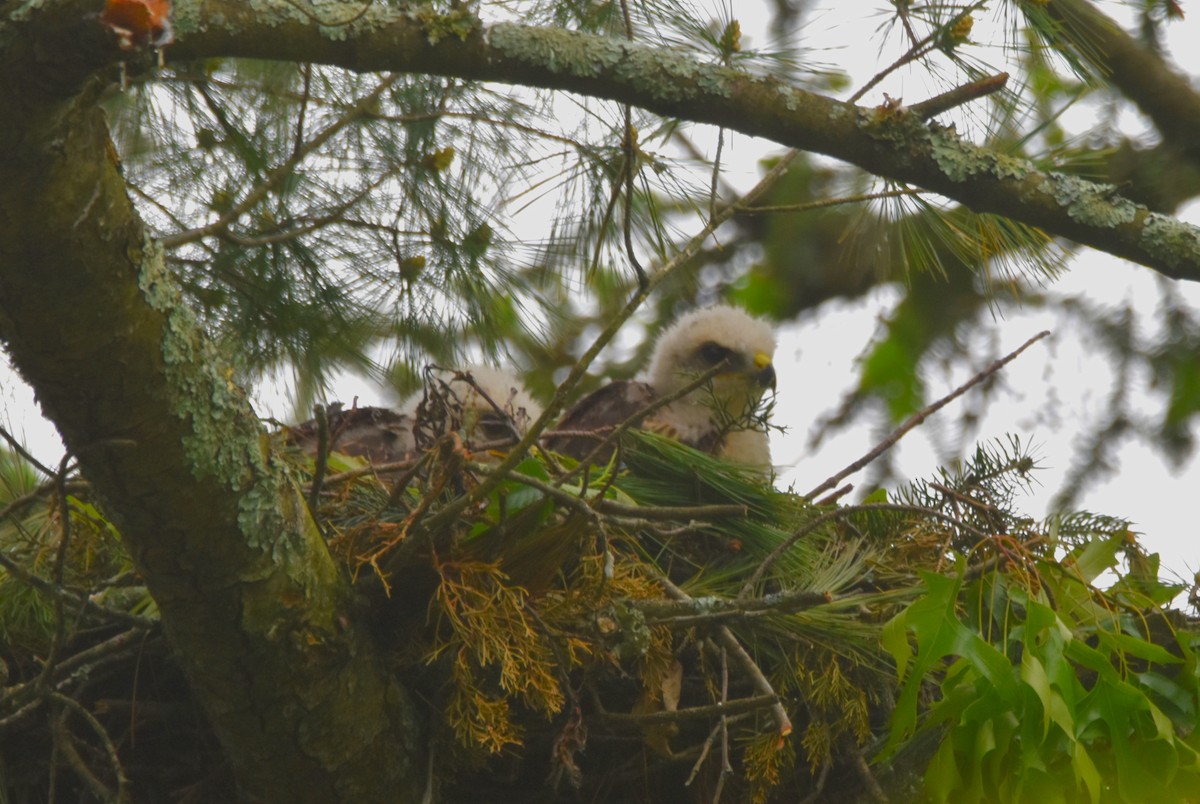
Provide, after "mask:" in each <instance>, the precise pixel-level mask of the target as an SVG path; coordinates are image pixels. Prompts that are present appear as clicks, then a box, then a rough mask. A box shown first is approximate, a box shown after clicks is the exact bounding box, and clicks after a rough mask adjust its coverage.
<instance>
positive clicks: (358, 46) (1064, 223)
mask: <svg viewBox="0 0 1200 804" xmlns="http://www.w3.org/2000/svg"><path fill="white" fill-rule="evenodd" d="M176 8H177V12H178V24H177V30H178V37H179V41H178V43H177V44H175V45H173V46H171V48H169V49H168V53H167V57H168V59H191V58H206V57H212V56H243V57H254V58H263V59H285V60H297V61H315V62H321V63H327V64H335V65H340V66H343V67H346V68H349V69H352V70H359V71H376V70H380V71H399V72H420V73H430V74H436V75H447V76H456V77H460V78H466V79H475V80H486V81H497V82H502V83H510V84H524V85H528V86H535V87H544V88H548V89H562V90H568V91H572V92H577V93H580V94H584V95H590V96H594V97H600V98H609V99H611V100H615V101H621V102H626V103H633V104H636V105H638V106H641V107H643V108H646V109H649V110H651V111H654V112H657V113H659V114H663V115H667V116H672V117H680V118H683V119H688V120H694V121H697V122H702V123H711V124H714V125H718V126H723V127H726V128H730V129H734V130H736V131H740V132H742V133H744V134H749V135H752V136H759V137H765V138H768V139H771V140H774V141H776V142H779V143H782V144H784V145H789V146H793V147H796V148H801V149H804V150H809V151H815V152H819V153H824V154H827V155H830V156H834V157H837V158H839V159H843V160H845V161H847V162H851V163H853V164H856V165H858V166H860V167H862V168H864V169H865V170H868V171H870V172H872V173H875V174H877V175H880V176H885V177H888V178H891V179H894V180H897V181H903V182H909V183H912V184H915V185H918V186H920V187H923V188H926V189H929V190H933V191H936V192H938V193H941V194H942V195H945V196H947V197H949V198H953V199H955V200H957V201H959V202H961V203H963V204H965V205H966V206H968V207H970V208H971V209H973V210H975V211H977V212H991V213H996V214H1000V215H1005V216H1007V217H1010V218H1013V219H1014V220H1019V221H1023V222H1025V223H1028V224H1031V225H1034V226H1038V227H1040V228H1042V229H1044V230H1046V231H1048V232H1050V233H1052V234H1055V235H1060V236H1062V237H1066V238H1069V239H1071V240H1074V241H1076V242H1078V243H1081V244H1084V245H1088V246H1092V247H1094V248H1097V249H1100V250H1102V251H1107V252H1109V253H1112V254H1115V255H1117V256H1120V257H1124V258H1126V259H1129V260H1132V261H1134V262H1138V263H1141V264H1143V265H1147V266H1149V267H1151V268H1154V269H1155V270H1157V271H1160V272H1162V273H1164V274H1166V275H1168V276H1172V277H1176V278H1180V279H1191V280H1200V230H1198V229H1197V228H1195V227H1192V226H1188V225H1185V224H1182V223H1180V222H1178V221H1176V220H1174V219H1172V218H1169V217H1166V216H1163V215H1158V214H1155V213H1151V212H1149V211H1148V210H1146V209H1145V208H1142V207H1139V206H1137V205H1136V204H1133V203H1132V202H1129V201H1127V200H1126V199H1123V198H1121V197H1120V196H1118V195H1116V194H1115V192H1114V190H1113V188H1111V187H1108V186H1105V185H1098V184H1093V183H1090V182H1087V181H1083V180H1081V179H1078V178H1075V177H1071V176H1064V175H1062V174H1056V173H1047V172H1043V171H1040V170H1038V169H1036V168H1035V167H1034V166H1033V165H1032V164H1030V163H1029V162H1026V161H1024V160H1020V159H1014V158H1012V157H1009V156H1006V155H1003V154H998V153H994V152H991V151H988V150H986V149H983V148H980V147H978V146H975V145H973V144H971V143H969V142H965V141H963V140H961V139H959V138H958V136H957V135H956V134H955V133H954V132H953V131H952V130H947V129H944V128H941V127H938V126H937V125H931V124H926V123H924V122H923V121H921V120H919V119H917V117H916V116H915V115H909V114H906V113H904V112H903V110H888V109H879V110H872V109H861V108H859V107H856V106H853V105H850V104H846V103H842V102H840V101H836V100H833V99H831V98H828V97H825V96H822V95H817V94H814V93H810V92H806V91H804V90H801V89H797V88H795V87H791V86H788V85H786V84H783V83H781V82H779V81H777V80H775V79H773V78H770V77H758V76H752V75H749V74H747V73H744V72H740V71H738V70H734V69H730V68H726V67H720V66H714V65H706V64H701V63H699V62H698V61H697V60H695V59H694V58H692V57H690V56H688V55H687V54H683V53H679V52H676V51H672V50H665V49H663V48H656V47H651V46H647V45H640V44H636V43H631V42H626V41H623V40H618V39H611V38H606V37H600V36H592V35H588V34H581V33H574V32H570V31H564V30H560V29H549V28H531V27H526V26H520V25H511V24H498V25H493V26H483V25H481V24H480V23H479V22H478V21H477V20H476V19H474V18H473V17H471V16H469V14H468V13H467V12H465V11H462V12H456V13H455V14H453V15H450V16H436V15H434V14H432V13H431V12H427V11H424V10H418V11H401V10H396V9H394V8H390V7H386V6H380V5H376V6H373V7H372V8H371V9H370V11H369V12H368V13H366V14H364V15H363V16H362V17H361V18H360V19H358V20H357V21H356V22H354V23H353V24H351V25H347V26H340V27H331V28H329V27H327V28H322V27H320V26H318V25H316V24H315V23H314V22H313V21H312V20H311V19H310V18H309V17H308V16H306V15H304V14H301V13H299V12H298V11H297V10H296V9H295V7H294V6H293V5H292V4H290V3H287V2H285V0H274V3H271V2H265V1H264V2H260V3H255V4H253V5H250V4H243V3H232V2H219V1H217V0H209V1H208V2H204V1H203V0H191V1H190V2H188V0H182V1H181V2H179V3H177V4H176ZM322 8H323V9H325V10H326V11H327V12H328V13H331V14H332V13H333V11H334V10H336V9H337V8H338V6H337V4H326V5H323V6H322ZM348 8H349V6H347V9H348Z"/></svg>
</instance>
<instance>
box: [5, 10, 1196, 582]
mask: <svg viewBox="0 0 1200 804" xmlns="http://www.w3.org/2000/svg"><path fill="white" fill-rule="evenodd" d="M833 5H834V9H833V10H831V11H829V12H826V13H822V14H819V15H815V16H814V17H813V18H812V19H813V23H812V25H813V29H812V30H813V33H812V34H811V36H810V38H811V39H813V40H816V41H826V42H849V43H850V47H855V46H858V47H861V39H857V40H856V39H855V38H854V37H851V36H847V35H846V33H845V31H846V26H848V25H851V24H852V22H851V21H848V20H847V19H846V18H845V16H846V15H847V14H849V13H850V12H849V11H848V9H850V8H859V7H861V6H860V5H859V4H845V5H843V6H838V5H837V4H836V3H835V4H833ZM1105 8H1106V10H1108V11H1110V12H1112V11H1113V6H1111V5H1106V6H1105ZM738 13H739V14H740V13H742V11H741V8H740V7H739V12H738ZM743 20H744V18H743ZM743 28H744V29H749V26H747V25H746V24H745V22H743ZM1198 36H1200V25H1198V24H1197V22H1196V21H1195V16H1194V15H1193V17H1192V18H1189V19H1188V20H1187V21H1186V22H1183V23H1177V24H1176V25H1175V26H1173V28H1172V29H1171V39H1170V42H1174V43H1178V45H1177V46H1176V47H1175V48H1174V52H1175V53H1176V57H1177V58H1176V60H1177V63H1179V64H1180V66H1181V68H1182V69H1184V70H1185V71H1186V72H1188V74H1189V75H1198V74H1200V48H1196V47H1194V43H1195V41H1197V37H1198ZM754 44H755V43H754V42H753V41H751V42H750V45H752V46H753V45H754ZM823 55H826V56H828V61H829V62H838V61H839V60H840V58H839V56H844V55H845V52H841V53H839V52H837V51H829V52H828V53H825V54H823ZM864 69H869V68H864ZM857 72H862V69H860V70H857V71H856V73H857ZM868 74H869V73H868ZM856 77H857V76H856ZM899 83H900V86H889V85H885V86H883V87H880V88H878V89H877V90H876V91H875V92H874V93H872V95H869V96H868V97H867V98H865V99H864V100H863V103H865V104H870V103H877V102H879V100H881V99H882V95H881V93H882V92H884V91H887V92H888V93H889V94H891V95H893V96H894V97H895V96H904V95H905V93H906V90H907V91H908V92H909V93H911V95H912V97H911V98H908V99H909V100H919V99H921V98H922V97H924V96H926V95H927V94H930V93H927V92H925V91H924V90H923V89H913V88H912V87H911V86H909V87H905V86H904V85H903V84H904V82H903V80H900V81H899ZM1135 125H1136V122H1135ZM739 145H741V146H743V147H742V148H739ZM750 145H751V143H750V142H749V141H747V140H746V139H745V138H741V140H739V138H738V137H737V136H736V135H735V136H734V137H732V138H731V140H730V142H729V143H728V145H727V151H726V156H727V158H729V159H731V160H733V161H731V162H730V169H731V172H732V173H737V172H738V171H742V172H744V173H745V175H746V177H749V176H751V174H753V173H755V172H756V170H757V168H756V161H757V159H758V158H759V156H760V155H761V153H762V151H761V150H758V149H757V147H748V146H750ZM735 183H738V184H740V182H735ZM1198 210H1200V207H1193V208H1192V209H1191V210H1189V211H1188V212H1186V213H1185V215H1184V217H1185V218H1186V219H1189V220H1191V221H1192V222H1193V223H1200V211H1198ZM1157 281H1158V279H1157V276H1156V275H1155V274H1154V273H1153V272H1151V271H1150V270H1149V269H1146V268H1142V267H1140V266H1135V265H1131V264H1128V263H1124V262H1122V261H1120V260H1117V259H1116V258H1112V257H1109V256H1107V255H1103V254H1098V253H1095V252H1091V251H1086V252H1083V253H1082V254H1081V255H1080V256H1079V257H1077V258H1076V259H1075V261H1074V266H1073V268H1072V270H1070V271H1069V272H1068V273H1067V274H1066V275H1065V277H1064V278H1063V279H1061V280H1060V281H1059V282H1058V283H1057V284H1056V285H1055V286H1054V290H1055V291H1057V292H1060V293H1062V294H1064V295H1069V294H1079V295H1082V296H1084V297H1086V298H1087V299H1089V300H1090V301H1092V302H1094V303H1100V304H1105V305H1113V306H1115V305H1122V304H1124V303H1126V302H1129V303H1130V304H1131V305H1132V306H1133V307H1134V308H1135V309H1139V310H1142V311H1149V310H1153V309H1154V307H1155V305H1156V303H1157V301H1158V289H1157V285H1156V283H1157ZM1182 290H1183V292H1184V294H1185V295H1186V297H1187V298H1188V300H1189V302H1190V303H1191V305H1192V306H1193V308H1196V309H1200V285H1188V286H1185V287H1183V288H1182ZM891 299H892V293H891V292H890V291H888V290H886V289H883V290H880V291H878V292H877V293H875V294H873V295H871V296H869V297H868V298H867V299H865V300H862V301H860V302H856V303H853V304H847V303H832V304H829V305H826V307H825V308H824V309H822V310H821V311H820V313H819V315H817V316H815V317H814V318H813V320H810V321H808V322H806V323H804V324H801V325H791V326H787V327H784V328H783V330H782V331H781V337H780V347H779V350H778V352H777V355H776V363H777V366H778V369H779V371H778V374H779V380H780V383H779V403H778V405H777V407H776V409H775V410H776V418H777V421H778V423H780V424H782V425H784V426H786V427H787V428H788V432H787V433H786V434H785V435H782V436H775V437H774V438H773V442H772V448H773V452H774V457H775V461H776V463H777V465H778V466H779V469H780V483H781V485H782V486H784V487H786V486H788V485H790V484H792V483H794V484H795V488H796V490H797V491H806V490H808V489H810V488H812V487H813V486H815V485H817V483H819V482H820V481H822V480H823V479H824V478H825V477H827V476H829V475H830V474H833V473H834V472H835V471H837V470H839V469H840V468H841V467H842V466H844V465H846V464H848V463H850V462H851V461H852V460H854V459H855V458H857V457H858V456H859V455H861V454H863V453H864V452H866V451H867V450H868V449H869V448H870V447H871V446H872V445H873V444H874V442H875V440H876V439H875V435H876V434H874V433H871V432H868V428H865V427H862V426H858V427H854V428H851V429H850V431H849V432H843V433H842V434H840V435H839V436H837V437H835V438H832V439H827V440H826V442H825V443H824V444H822V446H821V448H820V449H819V450H817V451H816V452H810V451H809V449H810V448H809V444H808V441H809V434H810V428H811V425H812V423H813V422H815V421H816V420H818V419H819V418H820V417H821V416H823V415H826V414H828V413H829V411H831V410H833V409H834V408H835V407H836V406H837V405H838V403H839V402H840V400H841V398H842V396H843V394H844V393H845V391H846V390H847V389H848V388H849V387H851V386H852V384H853V383H854V382H855V379H856V375H855V359H856V357H857V356H858V355H859V354H860V353H861V352H862V351H863V349H864V347H865V346H866V345H867V343H869V341H870V339H871V338H872V337H873V336H874V335H876V334H877V323H876V321H877V318H878V316H879V315H880V314H881V313H883V312H885V311H886V310H887V307H888V302H889V301H890V300H891ZM1055 326H1056V322H1054V321H1053V320H1051V319H1050V318H1049V316H1048V315H1047V314H1045V313H1044V312H1043V311H1041V310H1037V309H1030V310H1018V311H1017V312H1015V313H1009V314H1008V317H1006V318H1004V319H998V320H995V321H994V322H993V323H992V325H991V331H989V332H986V333H981V337H984V338H995V339H997V340H998V342H999V343H1000V344H1001V345H1002V348H1001V352H1002V353H1003V352H1007V351H1010V350H1012V349H1014V348H1016V347H1017V346H1019V345H1020V344H1021V343H1023V342H1024V341H1025V340H1027V339H1028V338H1029V337H1031V336H1032V335H1034V334H1035V333H1037V332H1038V331H1040V330H1042V329H1047V328H1050V329H1053V328H1055ZM0 357H2V355H0ZM1197 359H1200V356H1198V357H1197ZM978 368H982V366H976V367H973V368H970V369H968V368H967V367H964V368H963V369H962V374H961V375H960V376H955V377H953V378H949V377H944V376H940V377H939V376H932V377H929V378H928V379H927V390H928V393H929V395H930V398H936V397H937V396H941V395H942V394H943V393H945V392H948V391H950V390H952V389H953V388H954V387H955V386H957V385H958V384H959V383H961V382H962V381H963V380H965V379H966V378H967V377H969V376H970V374H971V373H973V371H974V370H976V369H978ZM1003 378H1004V385H1005V387H1006V389H1007V390H1006V391H1004V392H1003V393H1002V394H1001V395H1000V396H999V397H998V398H997V400H996V401H994V402H993V404H992V405H991V407H990V408H989V412H988V415H987V416H986V417H985V418H984V420H983V421H982V422H981V423H980V424H979V426H978V429H977V433H978V440H987V439H990V438H993V437H1001V436H1004V435H1005V434H1006V433H1010V432H1011V433H1017V434H1020V435H1021V436H1022V437H1023V438H1028V439H1029V440H1031V441H1032V442H1033V443H1035V444H1038V445H1040V449H1039V450H1038V453H1039V455H1040V456H1041V457H1042V464H1043V465H1044V466H1045V467H1046V470H1045V471H1044V472H1042V473H1041V474H1040V475H1039V476H1040V478H1041V482H1042V487H1041V490H1040V491H1039V492H1035V494H1034V495H1033V496H1032V497H1031V498H1030V499H1029V500H1028V502H1027V504H1026V506H1025V507H1026V510H1027V511H1028V513H1030V514H1032V515H1035V516H1040V515H1043V514H1045V513H1046V506H1047V504H1048V503H1049V500H1050V498H1051V497H1052V496H1053V494H1054V492H1055V491H1056V490H1057V489H1058V488H1059V486H1060V485H1061V482H1062V477H1063V473H1064V470H1065V469H1066V467H1067V466H1068V465H1069V463H1070V462H1071V459H1072V447H1073V445H1074V444H1075V443H1076V440H1077V438H1078V437H1079V434H1080V433H1081V432H1086V430H1087V428H1088V426H1089V423H1090V422H1093V421H1094V419H1095V416H1096V415H1097V413H1098V410H1099V405H1100V404H1101V401H1102V400H1103V398H1104V395H1105V393H1106V391H1107V383H1108V382H1109V381H1110V377H1109V370H1108V364H1107V362H1106V361H1105V360H1104V359H1103V358H1102V357H1100V356H1099V355H1097V354H1096V352H1095V351H1094V350H1092V349H1089V347H1088V344H1087V343H1084V342H1082V341H1081V337H1080V336H1079V334H1078V333H1074V332H1071V331H1061V330H1060V331H1057V332H1055V333H1054V335H1053V337H1052V339H1051V341H1050V343H1047V342H1045V341H1044V342H1042V343H1040V344H1038V345H1036V346H1034V347H1033V348H1032V349H1031V350H1030V351H1028V352H1026V353H1025V354H1024V355H1023V356H1022V357H1021V358H1019V359H1018V360H1017V361H1016V362H1015V363H1013V364H1010V366H1009V367H1008V368H1006V369H1005V370H1004V374H1003ZM281 391H282V389H275V390H274V391H273V392H266V393H264V394H260V400H259V404H258V407H259V413H260V415H274V416H278V417H282V418H286V417H287V416H288V415H289V410H290V408H289V404H288V402H287V401H286V398H285V396H284V394H283V393H281ZM338 391H339V396H340V397H341V398H342V399H346V400H349V399H352V398H353V397H355V396H358V397H359V401H360V404H372V403H377V404H390V403H393V402H394V401H395V400H394V399H392V398H391V396H390V395H389V394H387V393H386V392H385V391H384V390H383V389H380V388H378V387H373V386H371V385H370V384H369V382H368V381H365V380H362V379H361V378H357V377H346V378H345V383H344V384H340V385H339V388H338ZM1052 398H1055V399H1058V400H1059V405H1060V407H1059V408H1058V411H1059V415H1058V416H1057V417H1056V418H1055V419H1053V420H1043V419H1044V418H1045V417H1043V416H1040V415H1039V412H1044V411H1045V409H1046V403H1047V402H1048V401H1049V400H1050V399H1052ZM1135 398H1137V397H1136V396H1135ZM1141 399H1143V400H1144V401H1145V403H1146V404H1147V405H1149V404H1150V397H1149V396H1148V395H1146V394H1145V393H1141ZM958 405H961V401H960V402H959V403H955V405H952V407H951V408H949V409H948V410H947V411H943V413H942V414H941V415H942V417H944V418H942V419H941V421H940V423H935V424H934V425H932V427H933V428H935V429H936V428H937V427H939V426H940V427H942V428H943V430H944V429H945V428H950V427H952V426H953V424H954V422H955V421H956V419H957V416H958V414H959V413H961V408H960V407H957V406H958ZM0 423H3V424H4V426H5V427H6V428H7V429H8V430H9V432H12V433H14V434H15V435H16V436H17V437H18V438H19V439H21V440H23V441H24V442H25V443H26V444H27V445H28V446H29V448H30V449H31V450H32V451H33V452H34V454H35V455H37V456H38V457H39V458H40V459H41V460H43V461H45V462H48V463H54V462H57V460H58V459H59V457H60V456H61V452H62V447H61V442H59V440H58V437H57V434H56V433H55V431H54V429H53V427H52V426H51V425H50V424H49V423H47V422H46V421H45V420H44V419H42V418H41V417H40V416H39V415H38V411H37V406H36V404H35V402H34V398H33V394H32V391H31V390H30V389H29V388H28V387H27V386H26V385H24V384H23V383H22V382H20V381H19V379H18V378H16V377H15V375H14V374H13V373H12V372H11V370H9V369H8V367H7V365H6V364H0ZM930 427H931V425H930V424H926V425H924V426H923V428H920V429H918V430H917V431H916V432H915V433H913V434H910V436H909V437H908V438H906V439H905V441H904V442H903V443H902V446H901V448H900V453H899V455H900V460H899V463H898V465H899V467H900V469H901V470H902V471H903V472H904V473H905V474H907V475H908V476H909V477H922V476H930V475H932V473H933V472H934V471H935V470H936V467H937V466H938V464H939V458H938V456H937V454H936V451H935V450H934V448H933V442H932V441H931V440H930V438H929V436H928V432H929V431H930ZM923 430H924V431H926V432H923ZM943 435H944V434H943ZM1119 456H1120V467H1119V469H1118V472H1117V474H1116V476H1115V477H1113V478H1111V479H1110V480H1108V481H1105V482H1103V483H1101V484H1099V485H1098V486H1096V487H1094V488H1091V489H1090V490H1089V491H1088V492H1086V493H1085V495H1084V497H1083V500H1082V505H1083V507H1084V508H1087V509H1090V510H1094V511H1097V512H1099V513H1106V514H1112V515H1115V516H1122V517H1126V518H1129V519H1130V520H1132V521H1133V523H1134V529H1135V530H1137V531H1139V532H1141V533H1143V534H1144V543H1145V544H1146V546H1147V547H1148V548H1149V549H1150V550H1152V551H1156V552H1159V553H1161V554H1162V556H1163V567H1164V570H1165V571H1167V572H1169V573H1176V574H1178V575H1179V576H1181V577H1183V578H1190V577H1191V575H1192V573H1193V572H1194V571H1195V570H1197V569H1200V548H1198V540H1197V538H1196V537H1197V534H1196V526H1195V525H1194V524H1193V523H1194V521H1195V519H1196V518H1195V516H1194V511H1193V513H1192V514H1190V515H1189V513H1188V512H1187V508H1189V507H1190V506H1189V503H1191V502H1192V497H1191V495H1193V494H1195V493H1196V491H1197V490H1198V489H1200V461H1198V460H1196V459H1193V460H1191V461H1189V462H1188V463H1187V464H1186V465H1184V466H1182V467H1179V468H1172V467H1169V466H1167V465H1165V464H1164V462H1163V461H1162V460H1160V459H1159V458H1158V457H1157V455H1155V454H1154V453H1152V452H1151V451H1149V450H1148V449H1147V448H1145V447H1144V446H1141V445H1138V444H1132V443H1129V444H1126V445H1125V446H1124V447H1123V448H1122V449H1121V450H1120V452H1119ZM855 479H856V478H850V480H851V482H853V481H854V480H855ZM859 479H860V478H859Z"/></svg>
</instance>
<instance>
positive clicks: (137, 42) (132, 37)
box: [100, 0, 174, 50]
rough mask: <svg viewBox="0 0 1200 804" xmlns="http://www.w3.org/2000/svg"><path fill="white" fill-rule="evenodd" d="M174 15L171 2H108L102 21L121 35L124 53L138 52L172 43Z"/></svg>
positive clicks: (115, 0) (147, 0) (157, 0)
mask: <svg viewBox="0 0 1200 804" xmlns="http://www.w3.org/2000/svg"><path fill="white" fill-rule="evenodd" d="M170 14H171V3H170V0H107V2H106V3H105V5H104V11H103V13H101V14H100V21H101V22H103V23H104V24H105V25H106V26H108V28H109V30H111V31H112V32H113V33H115V34H116V35H117V42H118V44H119V45H120V47H121V49H122V50H134V49H137V48H144V47H162V46H163V45H165V44H168V43H169V42H171V40H172V39H173V38H174V37H173V35H172V31H171V21H170V19H169V17H170Z"/></svg>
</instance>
